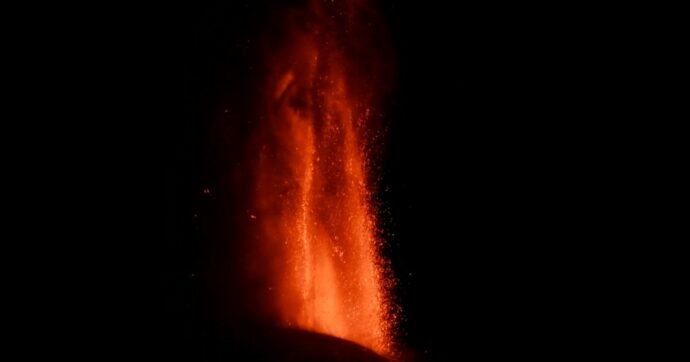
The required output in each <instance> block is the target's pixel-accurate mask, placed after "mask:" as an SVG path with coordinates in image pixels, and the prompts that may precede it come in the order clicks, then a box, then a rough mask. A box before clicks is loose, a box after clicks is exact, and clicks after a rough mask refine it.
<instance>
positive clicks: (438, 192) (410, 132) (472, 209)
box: [143, 1, 606, 360]
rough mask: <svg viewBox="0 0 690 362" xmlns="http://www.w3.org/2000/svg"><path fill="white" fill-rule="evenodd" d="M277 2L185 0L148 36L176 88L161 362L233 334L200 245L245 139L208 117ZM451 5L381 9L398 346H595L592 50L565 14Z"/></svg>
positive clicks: (162, 245) (206, 350) (235, 85)
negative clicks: (388, 53)
mask: <svg viewBox="0 0 690 362" xmlns="http://www.w3.org/2000/svg"><path fill="white" fill-rule="evenodd" d="M287 3H293V2H280V4H278V2H275V3H274V2H268V1H222V2H211V3H201V2H199V3H194V4H188V5H185V6H180V7H179V8H176V9H175V11H173V12H172V13H171V14H170V15H169V16H170V17H169V18H166V19H163V21H161V22H156V23H155V24H156V26H155V29H154V31H153V34H155V35H154V36H152V37H151V42H150V43H147V44H145V45H143V46H144V47H148V46H149V45H150V46H151V47H157V46H159V45H158V44H159V43H160V44H165V48H162V49H161V51H160V53H156V55H157V57H155V58H154V59H155V60H154V62H152V64H150V66H151V67H152V70H153V69H156V70H157V73H156V74H157V75H160V76H161V78H162V79H164V80H163V81H162V82H161V83H160V84H156V86H155V87H154V88H152V92H158V89H159V88H164V90H163V93H161V94H165V95H170V96H169V97H167V96H163V97H159V96H156V101H157V102H160V104H159V106H160V109H161V113H160V114H156V115H155V116H154V117H153V118H154V119H156V121H155V124H156V125H157V126H156V127H155V128H156V131H157V132H156V133H157V134H156V141H155V142H156V143H155V145H156V148H157V150H156V151H155V152H154V153H155V156H154V159H153V161H152V163H155V164H156V165H160V164H162V165H164V166H165V172H164V174H165V180H164V181H163V185H164V190H165V196H164V200H165V201H164V205H165V207H164V209H165V211H164V214H165V221H164V222H165V224H164V230H165V232H164V237H163V238H162V239H161V238H156V240H157V241H159V242H157V243H156V244H155V245H156V252H155V256H153V257H152V258H153V259H151V260H144V262H145V263H150V264H152V265H155V268H153V269H154V273H153V280H152V283H151V284H150V285H149V287H150V290H149V292H150V291H153V294H154V299H153V301H154V303H153V304H152V305H151V307H152V313H153V314H154V315H155V316H156V318H157V319H156V322H155V323H154V326H153V329H152V330H151V332H150V333H151V335H152V337H151V339H150V340H149V341H148V342H144V343H145V344H146V343H149V344H151V345H152V346H154V347H155V348H154V353H155V354H154V356H156V355H159V356H165V358H174V359H179V360H206V359H213V358H215V357H217V356H218V355H219V354H218V352H217V351H218V350H220V349H222V347H219V345H223V344H229V345H230V346H231V348H234V347H235V343H239V342H237V341H234V340H232V339H231V338H230V339H229V340H224V338H225V335H224V334H223V333H221V332H218V331H219V329H222V327H219V325H221V324H222V322H221V321H220V320H219V317H218V315H217V310H218V306H217V301H215V300H213V295H214V292H213V291H209V289H213V288H217V287H218V285H217V284H214V282H213V281H212V280H213V278H214V277H213V276H211V275H209V274H212V273H213V271H214V270H217V268H216V267H215V266H213V265H211V266H209V265H208V263H212V261H210V259H212V258H210V257H209V255H208V254H209V253H212V252H213V250H214V249H213V245H214V243H217V242H218V241H217V240H218V237H219V236H218V235H214V233H216V232H217V231H215V230H217V229H214V227H213V225H216V224H217V223H218V218H219V215H218V213H219V211H218V207H217V205H216V203H217V202H218V201H216V200H214V193H215V190H217V189H218V187H220V186H219V185H221V184H222V172H220V171H219V170H218V166H219V164H220V163H222V162H224V160H226V159H227V157H229V158H230V159H232V157H233V156H232V155H230V156H228V155H223V156H219V154H218V153H219V152H227V151H228V150H232V149H233V147H240V146H237V145H239V144H241V139H242V137H244V135H243V134H242V133H241V132H242V130H241V129H240V130H239V131H238V129H234V130H235V131H237V132H238V133H237V134H234V135H228V136H227V137H226V136H218V134H219V132H220V133H222V132H223V130H222V129H220V130H219V129H218V128H217V125H216V123H214V122H216V121H217V120H218V119H219V117H223V112H224V109H225V108H226V107H228V105H231V106H237V105H240V104H242V103H243V102H244V101H249V100H248V99H246V98H247V97H248V95H247V94H245V93H244V92H243V89H250V88H251V87H252V86H253V85H252V71H253V70H252V69H253V64H254V62H255V61H256V60H257V58H256V53H255V50H254V48H253V42H254V41H255V40H256V39H257V38H258V37H259V36H260V34H261V31H262V26H264V25H265V19H266V17H267V16H268V14H271V13H272V12H274V11H276V9H277V8H280V6H285V4H287ZM294 3H296V4H299V3H300V2H299V1H296V2H294ZM444 4H445V3H441V2H439V3H436V4H429V3H424V4H422V3H418V2H404V3H403V2H393V1H384V2H381V3H380V9H381V15H382V18H383V19H384V20H385V23H386V24H387V26H388V27H389V31H390V34H391V41H392V44H393V47H394V49H395V52H396V59H397V63H398V64H397V83H396V87H395V91H394V92H393V94H392V95H391V101H390V102H391V103H390V109H389V111H388V114H387V119H388V122H389V126H388V136H387V139H386V141H385V144H384V154H383V163H382V165H381V170H382V175H381V183H380V186H381V187H380V188H381V190H380V192H379V200H380V202H381V205H382V209H383V210H382V211H383V212H382V215H383V216H382V222H383V229H384V230H383V232H384V235H385V237H386V239H387V240H388V241H389V248H388V250H387V251H386V254H387V255H388V256H389V258H390V259H391V262H392V266H393V269H394V271H395V275H396V277H397V278H398V279H399V282H398V286H397V288H396V290H395V293H396V297H397V298H398V301H399V304H400V306H401V307H402V311H403V315H404V319H403V321H402V322H401V326H400V337H399V340H400V342H401V345H402V346H403V347H402V349H403V351H404V353H405V355H406V356H407V357H409V358H412V359H420V360H456V359H460V358H470V359H489V358H494V357H507V356H511V357H517V356H522V357H534V356H543V357H557V356H561V355H563V354H567V355H570V354H571V353H574V351H575V350H578V349H579V347H578V346H579V345H591V344H592V343H593V342H596V341H593V340H591V338H593V337H588V336H585V335H580V334H579V333H578V332H576V329H577V328H579V327H582V326H583V325H586V324H587V318H588V311H589V310H590V309H591V306H592V305H593V304H595V303H597V300H595V299H593V297H592V296H591V294H583V293H581V290H582V288H584V285H583V284H586V283H589V279H588V278H585V276H587V275H588V274H589V273H591V271H590V270H592V268H594V267H593V265H592V264H594V263H597V257H594V258H592V257H591V255H590V253H591V252H592V250H595V249H593V248H592V244H589V243H592V240H593V235H594V233H593V232H592V231H591V230H592V225H596V224H597V223H600V222H602V220H604V218H605V208H606V205H603V206H601V204H600V206H599V207H597V210H592V209H591V208H589V206H588V202H589V201H588V200H589V197H590V194H589V190H590V189H591V185H593V184H595V183H598V182H599V181H600V180H598V179H597V178H596V177H595V176H592V173H583V172H581V170H582V168H583V167H584V166H587V167H602V165H605V164H606V162H603V163H596V164H590V165H583V164H582V163H586V162H588V161H586V160H585V159H583V157H582V156H583V154H584V153H587V152H588V149H589V143H592V142H596V141H597V140H596V139H597V136H596V135H595V136H594V137H592V133H595V134H596V133H598V132H597V128H596V126H595V125H592V124H591V123H588V122H589V121H588V118H589V116H591V113H590V114H588V113H587V112H589V111H590V110H591V104H596V103H597V102H600V101H601V100H600V99H599V98H597V97H598V96H599V95H600V93H595V92H590V91H588V88H587V85H586V83H587V76H588V71H589V69H590V68H591V64H593V63H595V62H596V61H597V59H593V58H592V57H591V56H590V55H584V54H583V53H580V52H578V50H577V49H578V46H579V44H577V41H576V40H575V35H576V34H574V33H575V32H577V28H573V27H570V26H569V25H568V24H572V19H571V18H570V16H569V15H568V11H567V9H555V8H554V9H544V8H540V9H536V8H535V9H531V8H525V7H518V6H512V7H502V6H495V7H494V6H485V7H476V6H468V5H458V4H453V5H452V6H451V5H444ZM545 10H547V11H549V16H548V17H545V16H543V15H542V14H543V12H544V11H545ZM149 51H150V49H149ZM156 51H157V50H154V52H156ZM171 65H172V66H171ZM160 69H165V71H164V72H161V71H160ZM604 86H605V85H604ZM159 99H160V101H159ZM144 101H146V100H145V99H144ZM585 104H587V105H588V106H587V107H585V106H584V105H585ZM234 108H238V107H234ZM239 108H241V107H239ZM233 112H234V111H233ZM237 112H240V115H241V112H242V111H241V109H240V110H239V111H237ZM583 133H584V134H587V135H588V137H587V138H586V140H585V139H584V138H583V137H581V136H582V135H583ZM144 141H147V140H146V139H144ZM583 143H584V144H583ZM228 144H231V145H230V146H228ZM156 167H157V166H156ZM158 187H160V185H159V186H158ZM205 187H209V189H210V190H211V194H210V195H208V194H205V193H204V192H203V190H204V188H205ZM602 208H603V209H604V210H602ZM195 215H196V216H195ZM209 225H211V226H209ZM214 240H215V241H214ZM583 255H587V256H588V258H587V259H586V261H584V260H583V258H582V256H583ZM600 285H601V284H597V286H600ZM597 286H594V287H597ZM588 287H592V286H588ZM554 350H557V351H558V352H553V351H554ZM553 353H556V354H553ZM238 360H242V358H238Z"/></svg>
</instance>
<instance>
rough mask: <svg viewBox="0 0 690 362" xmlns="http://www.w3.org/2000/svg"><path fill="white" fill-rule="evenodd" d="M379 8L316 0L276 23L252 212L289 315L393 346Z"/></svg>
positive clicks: (274, 295)
mask: <svg viewBox="0 0 690 362" xmlns="http://www.w3.org/2000/svg"><path fill="white" fill-rule="evenodd" d="M370 7H371V4H370V3H367V2H363V1H346V2H334V1H311V2H309V3H308V6H305V7H303V8H299V9H296V8H293V9H291V10H289V11H286V13H285V14H283V15H282V16H281V20H280V21H277V22H276V23H274V24H272V26H273V27H274V29H272V30H273V33H271V34H272V35H271V36H272V37H273V38H272V41H269V42H267V44H270V45H269V46H266V51H265V55H264V56H263V60H264V61H265V64H264V70H265V74H266V77H265V79H266V85H265V87H263V88H262V89H265V91H264V92H262V96H261V97H262V98H263V99H262V100H261V101H260V102H259V104H260V105H259V108H260V111H259V114H260V116H259V117H258V120H257V122H258V127H257V131H256V133H255V135H254V139H253V142H252V146H251V147H252V149H251V151H252V152H251V154H252V156H251V157H254V159H253V160H254V161H253V165H254V167H253V169H252V173H253V175H252V177H253V183H254V184H253V192H252V196H251V202H250V205H251V208H250V209H249V210H248V215H249V217H250V218H251V220H250V222H251V223H252V225H253V227H254V228H255V230H254V235H255V239H254V241H253V242H255V243H256V250H259V253H260V254H259V255H258V256H257V258H258V260H259V261H260V263H259V265H258V266H257V267H256V268H255V269H256V270H254V273H255V274H257V275H259V276H260V278H263V279H265V283H266V284H267V288H266V289H268V290H269V292H267V293H268V295H269V299H271V302H270V305H271V307H270V312H269V313H270V314H271V315H272V316H273V317H274V318H275V319H276V320H277V321H278V322H279V323H280V324H281V325H284V326H287V327H292V328H299V329H304V330H308V331H313V332H318V333H323V334H328V335H332V336H335V337H339V338H343V339H347V340H350V341H353V342H355V343H358V344H360V345H363V346H365V347H368V348H370V349H372V350H374V351H376V352H377V353H379V354H382V355H388V356H390V355H391V354H392V353H393V347H392V336H391V333H392V329H393V327H394V322H393V320H394V319H395V316H394V315H395V313H393V311H392V306H391V303H390V299H389V294H388V290H389V289H390V286H391V278H390V276H389V273H388V272H387V271H386V270H387V268H386V264H385V261H384V260H383V259H382V257H381V256H380V247H381V240H380V239H379V237H378V235H377V231H376V230H377V228H376V217H375V211H376V210H375V207H374V206H373V203H372V182H373V181H372V180H374V179H375V178H374V177H373V176H372V173H373V170H372V168H373V166H372V155H374V154H375V152H374V151H373V150H374V149H375V148H376V144H375V142H376V138H377V137H378V134H380V130H381V127H380V126H378V125H377V124H376V123H380V121H381V119H380V118H381V115H380V112H377V111H375V109H376V103H377V102H378V101H379V100H380V99H381V96H380V93H381V89H382V88H385V87H382V86H381V85H380V84H381V83H382V82H383V83H385V82H384V81H383V80H382V79H384V78H385V77H383V76H382V74H384V73H386V72H387V70H386V69H387V68H388V67H389V64H386V62H384V61H382V59H384V56H383V55H381V53H382V52H383V49H384V48H385V47H378V46H377V42H378V41H379V39H381V37H380V36H379V35H378V34H377V33H376V31H375V25H372V20H371V19H372V18H373V15H372V14H374V15H375V13H374V12H372V11H371V10H370ZM269 37H270V36H269Z"/></svg>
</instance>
